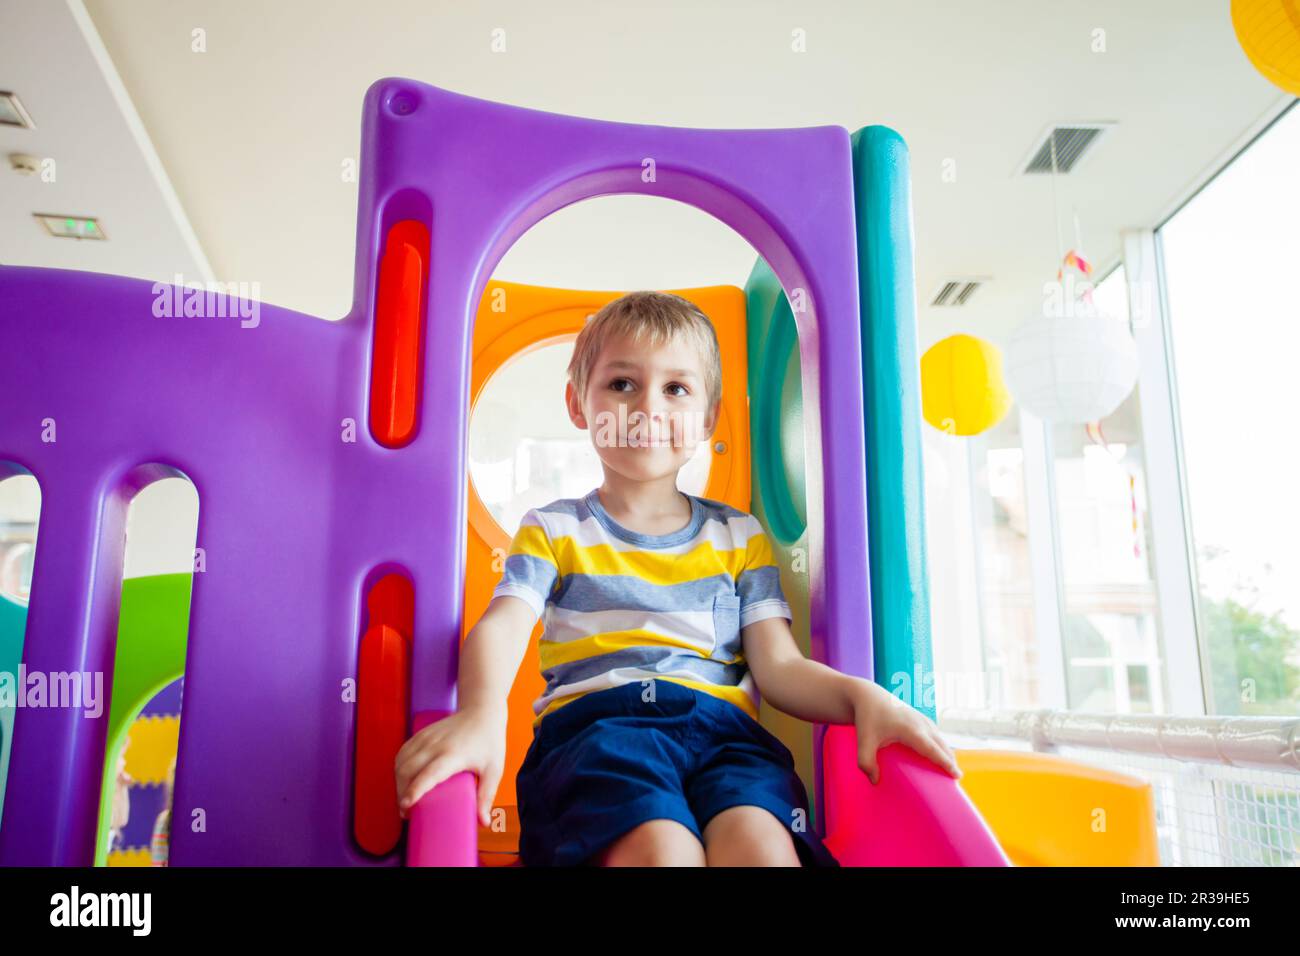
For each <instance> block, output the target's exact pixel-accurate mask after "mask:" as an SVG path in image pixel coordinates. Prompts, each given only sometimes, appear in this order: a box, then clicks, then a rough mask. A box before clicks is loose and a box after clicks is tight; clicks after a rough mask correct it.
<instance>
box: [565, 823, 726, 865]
mask: <svg viewBox="0 0 1300 956" xmlns="http://www.w3.org/2000/svg"><path fill="white" fill-rule="evenodd" d="M586 865H588V866H705V865H706V860H705V855H704V845H703V844H702V843H701V842H700V839H699V837H697V836H696V835H695V834H694V833H692V832H691V831H690V829H689V828H687V827H685V826H683V825H682V824H681V823H678V822H677V821H676V820H665V819H657V820H647V821H646V822H645V823H641V824H638V825H637V826H635V827H633V828H632V829H631V830H629V831H628V832H627V833H625V834H623V836H621V837H619V838H618V839H617V840H615V841H614V842H613V843H611V844H610V845H609V846H607V847H606V848H605V849H603V850H601V851H600V852H599V853H596V854H593V855H592V856H591V857H590V858H589V859H588V860H587V863H586Z"/></svg>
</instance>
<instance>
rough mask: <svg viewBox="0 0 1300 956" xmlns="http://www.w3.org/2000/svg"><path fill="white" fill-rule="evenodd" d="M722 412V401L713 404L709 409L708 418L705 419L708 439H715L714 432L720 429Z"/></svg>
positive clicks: (705, 433)
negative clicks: (720, 414)
mask: <svg viewBox="0 0 1300 956" xmlns="http://www.w3.org/2000/svg"><path fill="white" fill-rule="evenodd" d="M721 411H722V399H718V401H716V402H714V403H713V407H712V408H711V409H709V414H708V417H707V418H705V419H704V435H705V437H706V438H712V437H713V430H714V429H715V428H717V427H718V414H719V413H720V412H721Z"/></svg>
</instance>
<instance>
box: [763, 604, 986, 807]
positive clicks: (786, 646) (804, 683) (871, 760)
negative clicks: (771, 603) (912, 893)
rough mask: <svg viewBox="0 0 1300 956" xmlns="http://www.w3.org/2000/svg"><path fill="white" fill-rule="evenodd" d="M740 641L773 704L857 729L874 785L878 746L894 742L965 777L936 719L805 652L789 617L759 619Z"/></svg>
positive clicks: (861, 761) (815, 719)
mask: <svg viewBox="0 0 1300 956" xmlns="http://www.w3.org/2000/svg"><path fill="white" fill-rule="evenodd" d="M741 640H742V641H743V644H744V648H745V660H746V661H747V662H748V664H749V669H750V671H751V672H752V673H753V675H754V681H755V683H756V684H757V685H758V690H759V693H760V694H761V695H762V697H763V699H764V700H766V701H767V702H768V703H769V704H771V705H772V706H773V707H775V708H776V709H777V710H780V711H783V712H784V713H787V714H789V715H790V716H792V717H798V718H799V719H801V720H807V721H810V722H814V723H823V724H853V725H854V726H855V727H856V728H857V732H858V765H859V766H860V767H861V768H862V769H863V771H864V772H865V773H866V774H867V776H868V777H869V778H870V780H871V782H872V783H873V784H875V783H876V782H877V781H878V780H879V778H880V770H879V768H878V767H877V765H876V751H877V750H878V749H879V748H881V747H883V746H885V745H886V744H890V743H894V742H895V741H897V742H900V743H903V744H906V745H907V746H908V747H910V748H911V749H913V750H915V751H916V752H917V753H919V754H920V755H921V756H923V757H926V758H927V759H929V760H931V761H933V762H934V763H936V764H938V765H939V766H940V767H942V768H943V769H944V770H945V771H947V772H948V773H949V774H951V775H952V776H953V777H960V776H961V770H960V769H958V767H957V758H956V757H955V756H953V752H952V750H950V749H949V747H948V744H947V743H946V742H945V741H944V739H943V737H942V736H941V735H940V733H939V728H938V726H936V725H935V723H934V721H932V720H931V719H930V718H929V717H926V716H925V715H924V714H922V713H921V712H920V711H918V710H916V709H915V708H914V707H910V706H908V705H907V704H906V703H904V702H903V701H902V700H900V699H899V698H897V697H895V696H894V695H893V694H891V693H889V691H887V690H885V689H884V688H883V687H881V686H880V685H879V684H877V683H875V682H874V681H869V680H866V679H865V678H862V677H851V676H849V675H848V674H841V673H840V672H839V671H837V670H834V669H832V668H830V667H827V666H826V665H825V664H822V663H820V662H819V661H812V660H809V659H808V658H806V657H804V656H803V653H802V652H801V651H800V650H799V645H798V644H796V643H795V640H794V635H793V634H792V633H791V632H790V623H789V622H788V621H787V620H786V619H785V618H783V617H769V618H764V619H763V620H760V621H755V622H754V623H752V624H749V625H747V626H745V627H744V628H743V629H742V630H741Z"/></svg>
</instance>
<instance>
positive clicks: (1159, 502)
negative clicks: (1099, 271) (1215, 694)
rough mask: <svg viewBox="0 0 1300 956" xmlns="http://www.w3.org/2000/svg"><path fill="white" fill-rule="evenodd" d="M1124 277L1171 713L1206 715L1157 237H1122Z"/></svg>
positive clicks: (1142, 233) (1132, 233)
mask: <svg viewBox="0 0 1300 956" xmlns="http://www.w3.org/2000/svg"><path fill="white" fill-rule="evenodd" d="M1122 236H1123V240H1124V276H1125V281H1126V282H1127V283H1128V290H1127V291H1128V302H1129V316H1130V318H1131V321H1132V325H1133V337H1134V339H1135V340H1136V341H1137V349H1138V386H1139V388H1140V389H1141V392H1140V394H1141V401H1140V402H1139V403H1138V404H1139V407H1140V408H1141V414H1142V439H1143V451H1144V455H1145V459H1146V479H1147V488H1148V489H1149V494H1148V495H1147V499H1148V500H1147V506H1148V508H1149V509H1150V520H1151V537H1152V542H1153V547H1152V556H1151V559H1152V565H1153V568H1152V570H1153V573H1154V575H1155V584H1156V597H1157V601H1158V606H1159V609H1160V634H1161V637H1162V638H1163V645H1164V656H1165V661H1164V668H1163V671H1164V674H1165V677H1166V680H1167V681H1168V684H1167V690H1168V696H1167V698H1166V700H1167V701H1168V705H1169V708H1168V709H1169V712H1170V713H1173V714H1179V715H1185V716H1199V715H1204V714H1205V713H1206V699H1207V695H1206V691H1205V680H1206V679H1208V674H1207V673H1206V672H1205V670H1203V669H1202V667H1201V653H1200V643H1199V641H1198V638H1197V626H1196V594H1195V580H1196V579H1195V568H1194V566H1193V564H1192V557H1191V555H1192V549H1191V535H1190V529H1189V526H1188V522H1187V511H1186V502H1187V495H1186V483H1185V482H1184V480H1183V478H1184V475H1183V472H1182V468H1181V467H1180V457H1179V454H1178V434H1177V408H1176V405H1175V401H1176V395H1175V391H1174V387H1173V382H1172V374H1171V368H1172V364H1173V360H1172V352H1171V350H1170V347H1169V331H1168V319H1169V317H1168V314H1167V310H1166V308H1165V302H1166V299H1165V296H1164V294H1163V278H1162V276H1161V275H1160V267H1159V261H1158V255H1157V251H1156V236H1155V233H1154V232H1153V231H1152V230H1150V229H1134V230H1127V231H1125V232H1124V233H1123V234H1122Z"/></svg>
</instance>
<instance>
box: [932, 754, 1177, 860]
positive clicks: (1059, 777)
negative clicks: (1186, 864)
mask: <svg viewBox="0 0 1300 956" xmlns="http://www.w3.org/2000/svg"><path fill="white" fill-rule="evenodd" d="M954 752H955V753H956V756H957V764H958V766H960V767H961V771H962V776H961V780H960V781H959V784H960V786H961V788H962V789H963V790H965V791H966V795H967V796H969V797H970V799H971V802H972V803H974V804H975V807H976V808H977V809H978V810H979V812H980V815H981V816H983V817H984V819H985V821H986V822H987V823H988V825H989V828H990V829H991V830H992V831H993V834H994V836H996V837H997V840H998V843H1000V844H1001V845H1002V849H1003V850H1005V851H1006V854H1007V856H1008V857H1009V858H1010V860H1011V862H1012V863H1013V864H1015V865H1016V866H1159V865H1160V851H1159V842H1158V839H1157V835H1156V807H1155V798H1154V795H1153V793H1152V790H1151V784H1149V783H1147V782H1146V781H1145V780H1142V779H1140V778H1138V777H1131V776H1129V775H1127V774H1122V773H1115V772H1114V771H1110V770H1103V769H1101V768H1100V767H1094V766H1091V765H1089V764H1084V763H1079V762H1077V761H1074V760H1066V759H1065V758H1063V757H1057V756H1054V755H1052V754H1042V753H1027V752H1023V751H1008V750H965V749H958V750H955V751H954Z"/></svg>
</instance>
